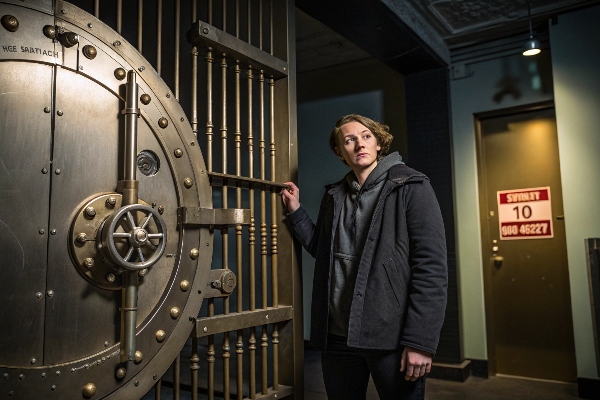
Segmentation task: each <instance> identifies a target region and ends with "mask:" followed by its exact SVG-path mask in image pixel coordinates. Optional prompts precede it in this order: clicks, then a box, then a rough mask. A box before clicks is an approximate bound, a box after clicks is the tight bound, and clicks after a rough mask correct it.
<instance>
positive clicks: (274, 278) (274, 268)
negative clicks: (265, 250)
mask: <svg viewBox="0 0 600 400" xmlns="http://www.w3.org/2000/svg"><path fill="white" fill-rule="evenodd" d="M271 6H272V4H271ZM269 122H270V124H269V125H270V126H269V128H270V133H271V141H270V144H269V150H270V152H271V180H274V179H275V177H276V174H275V168H276V161H277V159H276V157H275V154H276V147H275V138H276V137H277V135H276V132H275V81H274V80H273V78H271V79H269ZM277 197H279V196H278V195H277V193H276V192H275V188H271V290H272V298H273V307H275V308H277V307H279V291H278V287H279V283H278V259H279V257H278V248H277V235H278V232H277V206H278V204H279V201H278V198H277ZM278 387H279V325H277V324H274V325H273V389H274V390H277V388H278Z"/></svg>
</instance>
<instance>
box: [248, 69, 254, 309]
mask: <svg viewBox="0 0 600 400" xmlns="http://www.w3.org/2000/svg"><path fill="white" fill-rule="evenodd" d="M247 79H248V177H249V178H254V137H253V136H252V132H253V131H252V124H253V121H252V80H253V79H254V75H252V66H249V67H248V75H247ZM248 194H249V196H250V228H249V233H250V235H249V238H248V245H249V252H250V255H249V258H250V282H249V283H250V311H254V310H255V308H256V283H255V276H256V271H255V257H254V245H255V243H256V227H255V224H254V222H255V219H254V189H253V188H252V187H251V188H250V190H249V193H248Z"/></svg>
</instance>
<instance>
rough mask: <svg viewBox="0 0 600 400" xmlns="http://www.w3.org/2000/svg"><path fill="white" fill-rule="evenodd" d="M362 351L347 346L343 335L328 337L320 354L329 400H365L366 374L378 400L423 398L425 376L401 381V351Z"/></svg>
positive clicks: (401, 349) (367, 381)
mask: <svg viewBox="0 0 600 400" xmlns="http://www.w3.org/2000/svg"><path fill="white" fill-rule="evenodd" d="M403 350H404V349H403V348H400V349H398V350H395V351H383V350H363V349H355V348H351V347H348V346H347V345H346V338H345V337H343V336H337V335H331V334H330V335H329V336H328V338H327V350H326V351H324V352H323V353H322V354H321V366H322V367H323V381H324V382H325V390H326V391H327V398H328V399H329V400H365V398H366V395H367V386H368V384H369V375H371V376H372V377H373V383H375V388H376V389H377V393H378V394H379V398H380V399H381V400H423V399H425V377H422V378H419V379H417V380H416V381H407V380H405V379H404V375H405V372H406V371H404V372H400V361H401V358H402V351H403Z"/></svg>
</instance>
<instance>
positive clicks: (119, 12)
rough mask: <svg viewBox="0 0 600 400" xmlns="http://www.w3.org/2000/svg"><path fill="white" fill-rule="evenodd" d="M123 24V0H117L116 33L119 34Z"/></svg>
mask: <svg viewBox="0 0 600 400" xmlns="http://www.w3.org/2000/svg"><path fill="white" fill-rule="evenodd" d="M122 26H123V0H117V33H118V34H119V35H120V34H121V28H122Z"/></svg>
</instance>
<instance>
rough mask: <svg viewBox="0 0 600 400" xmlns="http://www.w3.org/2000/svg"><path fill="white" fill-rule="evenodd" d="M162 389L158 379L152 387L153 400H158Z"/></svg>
mask: <svg viewBox="0 0 600 400" xmlns="http://www.w3.org/2000/svg"><path fill="white" fill-rule="evenodd" d="M161 387H162V381H161V380H160V379H159V380H158V382H156V385H154V400H160V389H161Z"/></svg>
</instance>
